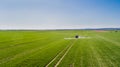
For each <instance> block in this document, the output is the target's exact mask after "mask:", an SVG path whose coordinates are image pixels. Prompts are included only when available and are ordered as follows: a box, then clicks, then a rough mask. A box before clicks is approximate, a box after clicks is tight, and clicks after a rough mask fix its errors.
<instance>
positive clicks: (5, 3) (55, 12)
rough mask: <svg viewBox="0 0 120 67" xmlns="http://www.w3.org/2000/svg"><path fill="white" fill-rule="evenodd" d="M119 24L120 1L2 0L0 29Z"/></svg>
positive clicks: (98, 26) (73, 27) (111, 25)
mask: <svg viewBox="0 0 120 67" xmlns="http://www.w3.org/2000/svg"><path fill="white" fill-rule="evenodd" d="M102 27H120V0H1V1H0V29H64V28H66V29H75V28H102Z"/></svg>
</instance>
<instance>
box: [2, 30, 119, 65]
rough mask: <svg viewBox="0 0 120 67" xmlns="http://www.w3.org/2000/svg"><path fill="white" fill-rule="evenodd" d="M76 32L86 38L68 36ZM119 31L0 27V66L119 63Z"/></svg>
mask: <svg viewBox="0 0 120 67" xmlns="http://www.w3.org/2000/svg"><path fill="white" fill-rule="evenodd" d="M76 34H79V35H80V36H86V37H90V38H86V39H73V40H72V39H71V40H65V39H64V38H67V37H68V38H70V37H74V36H75V35H76ZM119 62H120V32H114V31H106V32H98V31H83V30H81V31H79V30H69V31H67V30H61V31H60V30H59V31H57V30H56V31H0V67H120V63H119Z"/></svg>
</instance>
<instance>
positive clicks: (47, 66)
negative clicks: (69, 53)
mask: <svg viewBox="0 0 120 67" xmlns="http://www.w3.org/2000/svg"><path fill="white" fill-rule="evenodd" d="M68 47H69V45H68V46H67V47H65V48H64V49H63V50H61V52H60V53H59V54H57V55H56V56H55V57H54V58H53V59H52V60H51V61H50V62H49V63H48V64H47V65H46V66H45V67H49V65H50V64H51V63H53V62H54V61H55V60H56V59H57V58H58V57H59V56H60V55H61V54H62V53H63V52H64V51H65V50H66V49H67V48H68Z"/></svg>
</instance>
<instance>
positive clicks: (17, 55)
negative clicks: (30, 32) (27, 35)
mask: <svg viewBox="0 0 120 67" xmlns="http://www.w3.org/2000/svg"><path fill="white" fill-rule="evenodd" d="M50 42H51V41H50ZM51 43H53V42H51ZM46 46H48V45H45V46H42V47H38V48H34V49H32V50H27V51H25V52H22V53H19V54H16V55H14V56H12V57H7V58H5V59H2V60H0V64H3V63H7V62H9V61H11V60H14V59H16V58H19V57H22V56H24V55H27V54H31V53H34V52H37V51H38V50H40V49H42V48H44V47H46Z"/></svg>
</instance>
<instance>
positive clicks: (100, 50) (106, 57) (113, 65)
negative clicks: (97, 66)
mask: <svg viewBox="0 0 120 67" xmlns="http://www.w3.org/2000/svg"><path fill="white" fill-rule="evenodd" d="M100 37H102V36H100ZM103 38H104V37H102V38H100V39H103ZM105 39H107V38H105ZM103 40H104V39H103ZM104 41H106V40H104ZM107 42H108V41H107ZM104 47H105V48H108V47H107V46H104ZM108 49H110V48H108ZM98 52H99V53H100V54H101V56H102V58H104V60H106V61H107V62H108V64H107V63H106V64H107V65H106V66H107V67H109V66H112V67H117V65H116V64H115V63H113V62H112V60H111V56H110V55H109V54H108V53H107V52H108V51H107V52H106V49H102V48H98Z"/></svg>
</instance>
